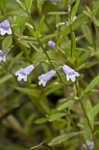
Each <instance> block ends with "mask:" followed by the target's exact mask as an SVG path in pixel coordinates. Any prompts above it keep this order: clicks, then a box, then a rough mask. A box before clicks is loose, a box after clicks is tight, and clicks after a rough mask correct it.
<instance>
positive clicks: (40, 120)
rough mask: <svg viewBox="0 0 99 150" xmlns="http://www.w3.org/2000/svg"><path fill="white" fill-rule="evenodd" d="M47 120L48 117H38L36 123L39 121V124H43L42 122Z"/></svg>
mask: <svg viewBox="0 0 99 150" xmlns="http://www.w3.org/2000/svg"><path fill="white" fill-rule="evenodd" d="M45 122H47V119H46V118H40V119H37V120H36V121H35V123H37V124H42V123H45Z"/></svg>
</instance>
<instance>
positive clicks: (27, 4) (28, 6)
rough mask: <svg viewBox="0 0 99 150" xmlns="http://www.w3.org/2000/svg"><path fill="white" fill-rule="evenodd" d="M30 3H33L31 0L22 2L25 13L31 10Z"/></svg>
mask: <svg viewBox="0 0 99 150" xmlns="http://www.w3.org/2000/svg"><path fill="white" fill-rule="evenodd" d="M32 2H33V0H24V4H25V8H26V10H27V11H28V10H30V9H31V7H32Z"/></svg>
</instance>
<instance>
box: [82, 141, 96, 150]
mask: <svg viewBox="0 0 99 150" xmlns="http://www.w3.org/2000/svg"><path fill="white" fill-rule="evenodd" d="M83 147H84V148H86V149H89V150H93V149H94V142H93V141H89V140H87V141H86V143H85V144H83Z"/></svg>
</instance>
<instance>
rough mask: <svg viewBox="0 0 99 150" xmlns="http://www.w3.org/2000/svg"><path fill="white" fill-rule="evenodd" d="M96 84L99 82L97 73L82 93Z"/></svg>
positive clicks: (88, 90)
mask: <svg viewBox="0 0 99 150" xmlns="http://www.w3.org/2000/svg"><path fill="white" fill-rule="evenodd" d="M97 84H99V75H97V76H96V77H95V78H94V79H93V80H92V81H91V83H89V85H88V86H87V88H86V89H85V90H84V91H83V93H82V95H81V96H83V95H85V94H86V93H88V92H90V91H91V90H92V89H93V88H94V87H95V86H96V85H97Z"/></svg>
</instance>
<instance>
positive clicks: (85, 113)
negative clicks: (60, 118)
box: [75, 82, 94, 140]
mask: <svg viewBox="0 0 99 150" xmlns="http://www.w3.org/2000/svg"><path fill="white" fill-rule="evenodd" d="M75 85H76V90H77V97H79V91H78V86H77V82H76V84H75ZM79 103H80V106H81V108H82V111H83V114H84V116H85V118H86V120H87V122H88V126H89V128H90V131H91V135H92V139H93V140H94V130H93V129H92V127H91V124H90V120H89V118H88V115H87V112H86V109H85V107H84V104H83V102H82V100H81V99H80V100H79Z"/></svg>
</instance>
